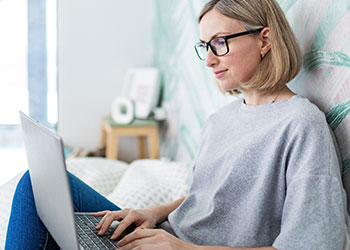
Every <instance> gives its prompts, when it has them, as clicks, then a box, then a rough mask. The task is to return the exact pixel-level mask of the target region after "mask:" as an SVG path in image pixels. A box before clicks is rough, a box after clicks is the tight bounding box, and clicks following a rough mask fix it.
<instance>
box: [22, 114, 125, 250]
mask: <svg viewBox="0 0 350 250" xmlns="http://www.w3.org/2000/svg"><path fill="white" fill-rule="evenodd" d="M20 118H21V126H22V132H23V138H24V144H25V148H26V153H27V158H28V165H29V172H30V178H31V182H32V187H33V193H34V199H35V205H36V209H37V212H38V215H39V218H40V219H41V221H42V222H43V223H44V225H45V226H46V228H47V229H48V230H49V232H50V234H51V235H52V237H53V238H54V239H55V241H56V243H57V244H58V245H59V247H60V248H61V249H64V250H65V249H67V250H79V249H84V250H86V249H115V248H118V247H117V245H116V241H111V240H109V237H110V236H111V233H113V231H114V229H115V226H116V224H114V225H113V226H112V227H111V228H110V229H109V232H108V233H107V234H106V235H105V236H102V237H101V236H97V230H96V229H95V226H96V225H97V223H98V221H99V220H100V219H99V218H95V217H93V216H92V215H91V214H89V213H74V211H73V202H72V196H71V190H70V184H69V179H68V174H67V170H66V164H65V156H64V149H63V143H62V139H61V138H60V137H59V136H58V135H56V134H55V133H54V132H52V131H51V130H49V129H47V128H46V127H44V126H42V125H41V124H39V122H37V121H35V120H33V119H32V118H30V117H28V116H27V115H25V114H24V113H23V112H20Z"/></svg>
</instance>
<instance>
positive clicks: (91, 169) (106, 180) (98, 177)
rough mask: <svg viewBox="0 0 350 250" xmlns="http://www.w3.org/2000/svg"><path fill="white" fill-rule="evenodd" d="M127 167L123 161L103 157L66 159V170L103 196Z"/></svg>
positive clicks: (112, 188)
mask: <svg viewBox="0 0 350 250" xmlns="http://www.w3.org/2000/svg"><path fill="white" fill-rule="evenodd" d="M127 167H128V164H127V163H125V162H122V161H116V160H109V159H105V158H95V157H90V158H88V157H87V158H84V157H83V158H70V159H67V169H68V171H70V172H71V173H72V174H74V175H76V176H77V177H79V178H80V179H81V180H82V181H84V182H85V183H86V184H88V185H89V186H90V187H92V188H93V189H95V190H96V191H97V192H99V193H100V194H102V195H104V196H106V195H108V194H110V193H111V192H112V191H113V190H114V188H115V187H116V185H117V184H118V183H119V181H120V179H121V177H122V176H123V174H124V172H125V170H126V168H127Z"/></svg>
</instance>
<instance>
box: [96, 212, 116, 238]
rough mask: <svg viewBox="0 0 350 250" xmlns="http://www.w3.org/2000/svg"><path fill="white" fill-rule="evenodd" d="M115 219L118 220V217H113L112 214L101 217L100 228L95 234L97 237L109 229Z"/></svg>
mask: <svg viewBox="0 0 350 250" xmlns="http://www.w3.org/2000/svg"><path fill="white" fill-rule="evenodd" d="M116 218H118V215H115V214H113V213H107V214H106V215H105V216H104V217H103V219H102V220H103V221H102V222H100V223H101V226H100V227H99V230H100V231H99V232H98V233H97V234H98V235H103V234H104V233H105V232H106V231H107V230H108V228H109V227H110V225H111V224H112V222H113V221H115V220H116Z"/></svg>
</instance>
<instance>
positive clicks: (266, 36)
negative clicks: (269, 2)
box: [259, 27, 271, 58]
mask: <svg viewBox="0 0 350 250" xmlns="http://www.w3.org/2000/svg"><path fill="white" fill-rule="evenodd" d="M259 39H260V42H261V43H260V44H261V47H260V53H261V57H262V58H263V57H264V56H265V55H266V54H267V53H268V52H269V51H270V49H271V37H270V28H269V27H266V28H264V29H263V30H262V31H261V32H260V34H259Z"/></svg>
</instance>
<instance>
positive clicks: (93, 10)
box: [58, 0, 154, 153]
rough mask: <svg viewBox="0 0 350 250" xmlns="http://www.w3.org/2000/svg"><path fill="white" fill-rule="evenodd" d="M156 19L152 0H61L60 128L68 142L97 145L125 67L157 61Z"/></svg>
mask: <svg viewBox="0 0 350 250" xmlns="http://www.w3.org/2000/svg"><path fill="white" fill-rule="evenodd" d="M153 17H154V2H153V1H152V0H147V1H144V0H128V1H115V0H74V1H71V0H60V1H58V68H59V72H58V94H59V115H58V120H59V122H58V132H59V134H60V135H62V136H63V140H64V142H65V143H66V144H67V145H69V146H73V147H83V148H85V149H93V148H95V147H97V146H98V144H99V136H100V124H101V120H102V118H103V117H104V116H106V115H107V114H108V113H109V111H110V104H111V102H112V100H113V98H114V97H115V96H118V95H119V94H120V93H121V86H122V83H123V78H124V74H125V72H126V70H127V69H128V68H129V67H137V66H151V65H152V64H153V36H152V34H153V32H152V29H153ZM126 153H127V152H126Z"/></svg>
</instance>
